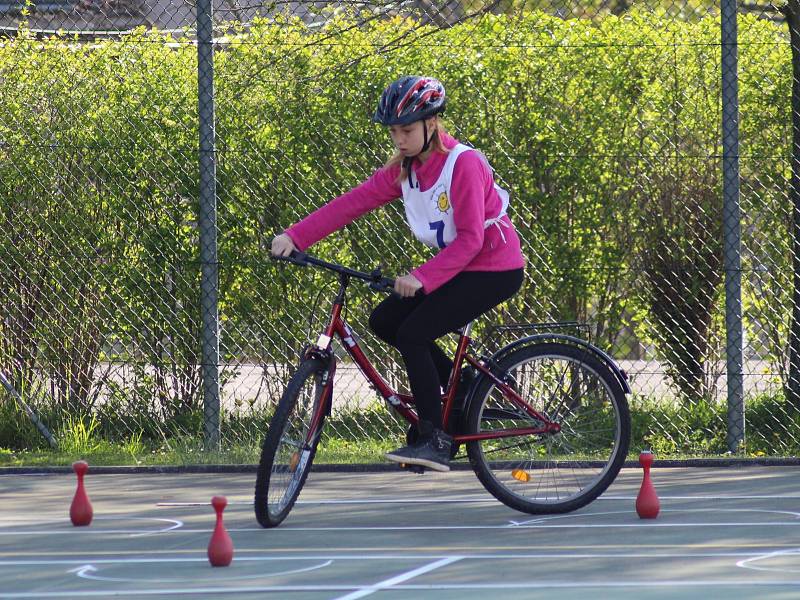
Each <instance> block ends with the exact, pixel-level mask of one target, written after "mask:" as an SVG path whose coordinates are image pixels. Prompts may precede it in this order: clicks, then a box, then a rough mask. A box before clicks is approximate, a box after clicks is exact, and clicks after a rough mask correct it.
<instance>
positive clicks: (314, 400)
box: [254, 359, 327, 527]
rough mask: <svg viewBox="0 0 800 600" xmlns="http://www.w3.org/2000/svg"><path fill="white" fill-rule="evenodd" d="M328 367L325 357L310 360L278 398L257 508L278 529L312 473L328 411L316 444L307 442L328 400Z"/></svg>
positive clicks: (262, 461)
mask: <svg viewBox="0 0 800 600" xmlns="http://www.w3.org/2000/svg"><path fill="white" fill-rule="evenodd" d="M326 370H327V366H326V364H325V363H324V362H323V361H321V360H319V359H307V360H304V361H303V362H302V363H301V364H300V366H299V367H298V369H297V371H295V373H294V375H292V377H291V379H290V380H289V383H288V385H287V386H286V389H285V390H284V392H283V395H282V396H281V399H280V400H279V401H278V406H277V408H276V410H275V414H274V415H273V417H272V420H271V421H270V424H269V429H268V430H267V435H266V437H265V438H264V444H263V446H262V449H261V459H260V461H259V464H258V473H257V475H256V488H255V504H254V506H255V513H256V519H257V520H258V522H259V524H260V525H261V526H262V527H277V526H278V525H280V524H281V523H282V522H283V520H284V519H285V518H286V517H287V516H288V514H289V512H290V511H291V510H292V507H293V506H294V503H295V502H296V501H297V497H298V496H299V495H300V491H301V490H302V489H303V485H304V484H305V482H306V478H307V477H308V473H309V471H311V464H312V463H313V461H314V456H315V454H316V451H317V446H318V445H319V440H320V435H321V433H322V427H323V425H324V422H325V413H324V412H323V413H322V415H321V418H320V421H319V424H318V428H317V431H316V432H315V433H314V434H313V436H312V437H311V443H310V444H306V441H305V440H306V438H307V434H308V430H309V428H310V427H311V424H312V418H313V415H314V411H315V410H316V409H317V406H318V405H319V403H320V402H321V401H323V398H322V391H323V385H322V383H321V380H322V377H323V376H324V374H325V372H326ZM309 384H311V386H310V390H309Z"/></svg>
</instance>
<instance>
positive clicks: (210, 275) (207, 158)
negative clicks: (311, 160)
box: [197, 0, 220, 450]
mask: <svg viewBox="0 0 800 600" xmlns="http://www.w3.org/2000/svg"><path fill="white" fill-rule="evenodd" d="M197 96H198V117H199V121H200V123H199V131H200V140H199V141H200V155H199V158H200V163H199V166H200V196H199V200H200V206H199V227H200V265H201V276H200V311H201V312H202V323H203V333H202V346H203V347H202V376H203V417H204V418H203V433H204V440H203V441H204V445H205V448H206V449H207V450H216V449H219V442H220V422H219V420H220V419H219V415H220V407H219V307H218V303H217V295H218V294H217V292H218V283H219V267H218V265H217V189H216V182H217V173H216V156H215V150H216V148H215V139H214V136H215V133H214V46H213V7H212V3H211V0H198V1H197Z"/></svg>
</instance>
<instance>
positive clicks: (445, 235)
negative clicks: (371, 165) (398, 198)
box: [402, 144, 509, 249]
mask: <svg viewBox="0 0 800 600" xmlns="http://www.w3.org/2000/svg"><path fill="white" fill-rule="evenodd" d="M467 150H472V148H470V147H469V146H465V145H464V144H458V145H457V146H456V147H455V148H453V149H452V150H450V152H449V153H448V155H447V160H446V161H445V163H444V168H442V172H441V173H440V174H439V179H437V180H436V183H434V184H433V185H432V186H431V188H430V189H428V190H426V191H424V192H422V191H420V189H419V183H417V185H416V186H413V187H412V186H411V185H409V183H408V178H407V177H404V178H403V182H402V188H403V204H404V205H405V208H406V219H407V220H408V225H409V227H411V231H412V233H413V234H414V237H416V238H417V239H418V240H419V241H420V242H422V243H423V244H425V245H426V246H430V247H431V248H439V249H441V248H445V247H446V246H447V245H449V244H450V243H451V242H452V241H453V240H454V239H456V225H455V221H454V220H453V206H452V205H451V204H450V198H451V197H452V196H451V194H450V183H451V182H452V180H453V169H454V168H455V165H456V159H457V158H458V157H459V156H460V155H461V153H462V152H466V151H467ZM490 168H491V167H490ZM414 179H416V177H415V178H414ZM494 189H495V191H497V195H498V196H500V200H502V202H503V205H502V207H501V208H500V214H499V215H497V216H496V217H494V218H492V219H487V220H486V221H485V222H484V224H483V228H484V229H486V228H488V227H491V226H492V225H495V226H497V228H498V229H500V226H501V225H502V226H504V227H508V225H507V224H506V223H504V222H502V221H501V219H502V218H503V217H504V216H505V215H506V209H507V208H508V202H509V197H508V192H507V191H506V190H504V189H503V188H501V187H500V186H499V185H497V183H495V184H494ZM500 235H501V237H502V238H503V241H504V242H505V239H506V238H505V236H504V235H503V231H502V229H500Z"/></svg>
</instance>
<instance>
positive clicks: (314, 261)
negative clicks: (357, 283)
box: [270, 251, 420, 294]
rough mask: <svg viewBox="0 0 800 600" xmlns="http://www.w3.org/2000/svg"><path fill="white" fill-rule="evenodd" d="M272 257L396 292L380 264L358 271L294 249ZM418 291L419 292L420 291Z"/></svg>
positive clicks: (376, 288)
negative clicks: (310, 266)
mask: <svg viewBox="0 0 800 600" xmlns="http://www.w3.org/2000/svg"><path fill="white" fill-rule="evenodd" d="M270 258H272V259H273V260H282V261H285V262H290V263H293V264H295V265H298V266H301V267H305V266H308V265H314V266H316V267H321V268H323V269H328V270H329V271H334V272H336V273H340V274H342V275H347V276H348V277H355V278H356V279H361V280H363V281H366V282H369V287H370V289H373V290H376V291H378V292H388V293H396V292H395V291H394V279H392V278H390V277H384V276H383V274H382V273H381V268H380V266H378V267H376V268H375V269H374V270H373V271H372V272H371V273H364V272H363V271H356V270H355V269H350V268H348V267H345V266H342V265H339V264H336V263H331V262H327V261H324V260H320V259H319V258H315V257H313V256H309V255H308V254H306V253H305V252H296V251H292V253H291V254H290V255H289V256H275V255H274V254H271V255H270ZM417 293H418V294H419V293H420V292H417Z"/></svg>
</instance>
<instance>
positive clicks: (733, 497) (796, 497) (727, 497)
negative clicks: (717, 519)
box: [596, 494, 800, 500]
mask: <svg viewBox="0 0 800 600" xmlns="http://www.w3.org/2000/svg"><path fill="white" fill-rule="evenodd" d="M658 497H659V499H661V500H800V495H787V496H782V495H779V496H736V495H720V496H662V495H661V494H659V495H658ZM596 500H636V496H600V497H599V498H596Z"/></svg>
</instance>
